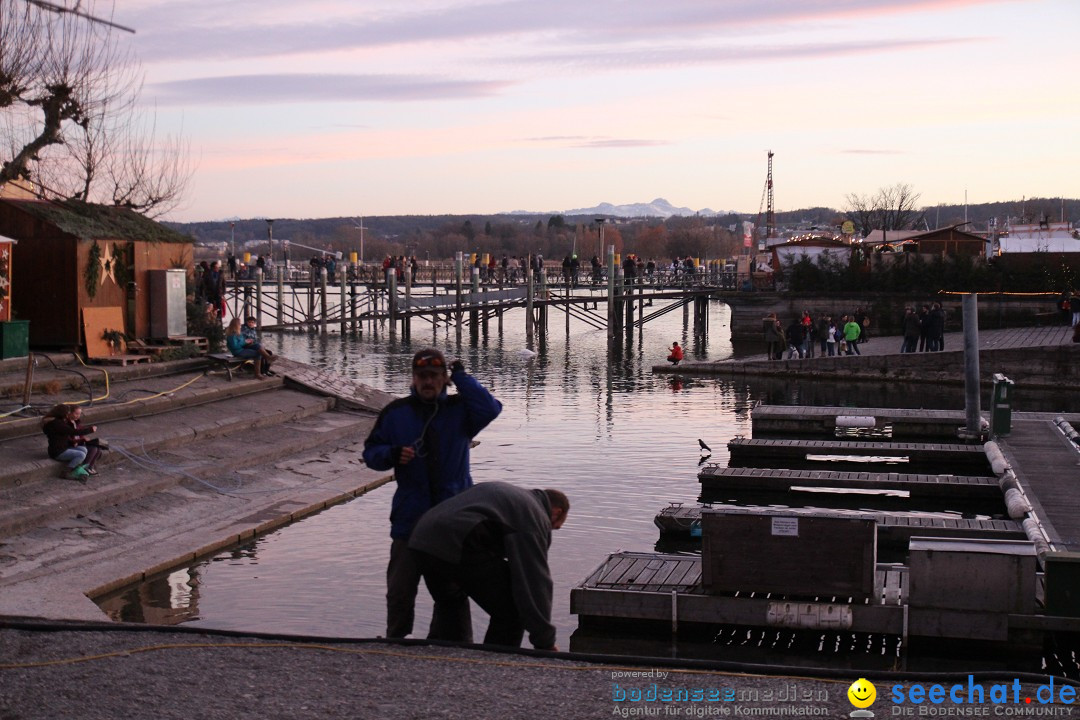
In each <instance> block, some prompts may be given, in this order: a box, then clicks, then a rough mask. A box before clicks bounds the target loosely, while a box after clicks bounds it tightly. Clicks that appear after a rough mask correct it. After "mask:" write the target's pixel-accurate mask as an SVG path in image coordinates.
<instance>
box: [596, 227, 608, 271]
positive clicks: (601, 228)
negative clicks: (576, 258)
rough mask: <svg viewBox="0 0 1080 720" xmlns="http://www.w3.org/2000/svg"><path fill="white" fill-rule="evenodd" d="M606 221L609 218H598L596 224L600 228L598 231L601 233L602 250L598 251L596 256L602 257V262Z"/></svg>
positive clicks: (601, 259)
mask: <svg viewBox="0 0 1080 720" xmlns="http://www.w3.org/2000/svg"><path fill="white" fill-rule="evenodd" d="M606 222H607V218H596V224H597V226H598V228H599V230H598V232H599V234H600V252H598V253H597V254H596V256H597V257H598V258H600V261H601V262H603V260H604V223H606Z"/></svg>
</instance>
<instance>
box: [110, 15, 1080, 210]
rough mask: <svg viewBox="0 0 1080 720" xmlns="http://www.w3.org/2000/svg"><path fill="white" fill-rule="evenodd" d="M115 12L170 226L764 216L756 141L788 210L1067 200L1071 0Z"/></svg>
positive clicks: (1073, 171) (1076, 29)
mask: <svg viewBox="0 0 1080 720" xmlns="http://www.w3.org/2000/svg"><path fill="white" fill-rule="evenodd" d="M104 7H105V6H104V5H102V4H99V5H98V7H97V11H98V14H102V13H101V10H102V9H103V8H104ZM113 8H114V10H113V14H112V19H113V20H114V21H115V22H117V23H119V24H122V25H125V26H128V27H131V28H134V29H135V30H136V31H137V33H136V34H135V35H134V36H130V37H129V39H127V40H126V41H129V42H132V43H134V47H135V50H136V53H137V55H138V56H139V58H140V59H141V61H142V63H143V66H144V71H145V73H146V78H145V86H144V91H143V99H144V101H145V102H147V103H148V104H153V105H154V106H155V107H156V110H157V118H158V119H157V123H158V128H159V130H160V129H165V130H167V131H169V132H175V131H177V130H182V134H183V135H184V136H185V137H186V138H187V140H188V141H189V142H190V145H191V150H192V156H193V163H194V166H195V173H194V176H193V179H192V183H191V187H190V191H189V193H188V197H187V201H186V203H185V204H184V206H183V207H181V208H180V209H178V210H176V211H174V212H173V213H171V214H170V215H169V216H168V217H167V219H171V220H214V219H222V218H228V217H260V216H269V217H299V218H311V217H330V216H357V215H365V216H371V215H389V214H441V213H454V214H469V213H477V214H479V213H495V212H509V211H515V210H529V211H537V212H551V211H561V210H567V209H571V208H579V207H587V206H592V205H596V204H598V203H600V202H604V201H607V202H612V203H617V204H619V203H631V202H647V201H650V200H652V199H654V198H657V197H663V198H666V199H667V200H669V201H671V202H672V203H674V204H675V205H680V206H688V207H691V208H695V209H701V208H706V207H708V208H711V209H713V210H737V211H741V212H757V210H758V208H759V206H760V204H761V199H762V189H763V187H764V183H765V175H766V153H767V152H768V151H769V150H772V151H773V152H775V154H776V156H775V158H774V176H775V197H776V207H777V209H778V210H793V209H798V208H803V207H811V206H830V207H836V208H842V207H844V205H845V201H844V198H845V196H846V195H848V194H849V193H859V194H869V193H872V192H874V191H876V190H877V189H878V188H880V187H883V186H887V185H894V184H896V183H899V182H903V183H909V184H910V185H911V186H912V187H913V188H914V189H915V191H916V192H918V193H920V194H921V196H922V199H921V202H922V203H923V204H926V205H933V204H937V203H963V202H964V200H965V193H966V197H967V199H968V200H969V201H970V202H972V203H981V202H991V201H999V200H1014V199H1016V200H1018V199H1020V198H1021V197H1024V196H1026V197H1033V196H1041V197H1058V196H1064V197H1078V196H1080V173H1078V168H1080V140H1078V138H1080V85H1078V84H1077V83H1076V76H1077V71H1078V70H1080V0H831V1H830V0H665V1H664V2H657V1H656V0H648V1H646V0H483V1H480V0H392V1H390V0H302V1H301V0H293V1H292V2H282V1H281V0H257V1H253V0H227V1H225V2H223V1H222V0H184V1H183V2H181V1H180V0H115V3H114V5H113ZM1073 219H1074V220H1076V219H1077V218H1073Z"/></svg>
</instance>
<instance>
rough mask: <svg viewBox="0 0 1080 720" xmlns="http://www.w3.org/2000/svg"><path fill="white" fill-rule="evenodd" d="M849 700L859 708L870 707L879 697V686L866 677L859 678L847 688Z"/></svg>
mask: <svg viewBox="0 0 1080 720" xmlns="http://www.w3.org/2000/svg"><path fill="white" fill-rule="evenodd" d="M847 697H848V700H850V701H851V704H852V705H854V706H855V707H857V708H868V707H870V706H871V705H873V704H874V700H876V699H877V688H875V687H874V686H873V685H872V684H871V683H870V681H869V680H867V679H866V678H859V679H858V680H856V681H855V682H853V683H851V687H849V688H848V690H847Z"/></svg>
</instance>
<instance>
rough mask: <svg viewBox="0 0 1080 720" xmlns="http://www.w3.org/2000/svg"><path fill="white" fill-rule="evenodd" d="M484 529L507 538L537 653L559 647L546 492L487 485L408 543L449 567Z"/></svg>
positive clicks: (438, 509) (421, 525) (447, 504)
mask: <svg viewBox="0 0 1080 720" xmlns="http://www.w3.org/2000/svg"><path fill="white" fill-rule="evenodd" d="M481 523H485V524H486V525H487V527H488V528H492V529H494V530H495V531H496V532H497V533H501V535H502V545H503V550H504V553H505V557H506V559H507V561H508V562H509V565H510V584H511V588H512V591H513V595H514V605H515V607H516V608H517V611H518V616H519V617H520V618H521V622H522V625H524V627H525V629H526V630H527V631H528V632H529V641H530V642H531V643H532V645H533V647H537V648H549V647H552V646H553V645H554V644H555V626H554V625H552V624H551V595H552V587H553V584H552V581H551V570H550V569H549V568H548V561H547V553H548V548H549V547H551V504H550V503H549V502H548V498H547V494H546V493H544V491H543V490H525V489H523V488H519V487H517V486H514V485H510V484H508V483H504V482H485V483H480V484H478V485H474V486H473V487H471V488H469V489H468V490H465V491H464V492H462V493H461V494H459V495H455V496H454V497H452V498H449V499H447V500H444V501H442V502H441V503H439V504H438V505H436V506H435V507H433V508H431V509H430V510H428V511H427V512H426V513H424V515H423V516H422V517H421V518H420V520H419V521H418V522H417V523H416V527H415V528H413V532H412V535H411V536H410V538H409V547H410V548H412V549H413V550H419V551H421V552H425V553H428V554H429V555H433V556H434V557H437V558H439V559H441V560H445V561H446V562H449V563H454V564H457V563H460V562H461V553H462V544H463V543H464V541H465V538H466V537H467V536H468V535H469V533H470V532H472V531H473V529H474V528H476V526H477V525H479V524H481Z"/></svg>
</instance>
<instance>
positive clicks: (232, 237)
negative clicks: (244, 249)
mask: <svg viewBox="0 0 1080 720" xmlns="http://www.w3.org/2000/svg"><path fill="white" fill-rule="evenodd" d="M229 254H230V255H232V256H233V257H236V223H234V222H231V223H229Z"/></svg>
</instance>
